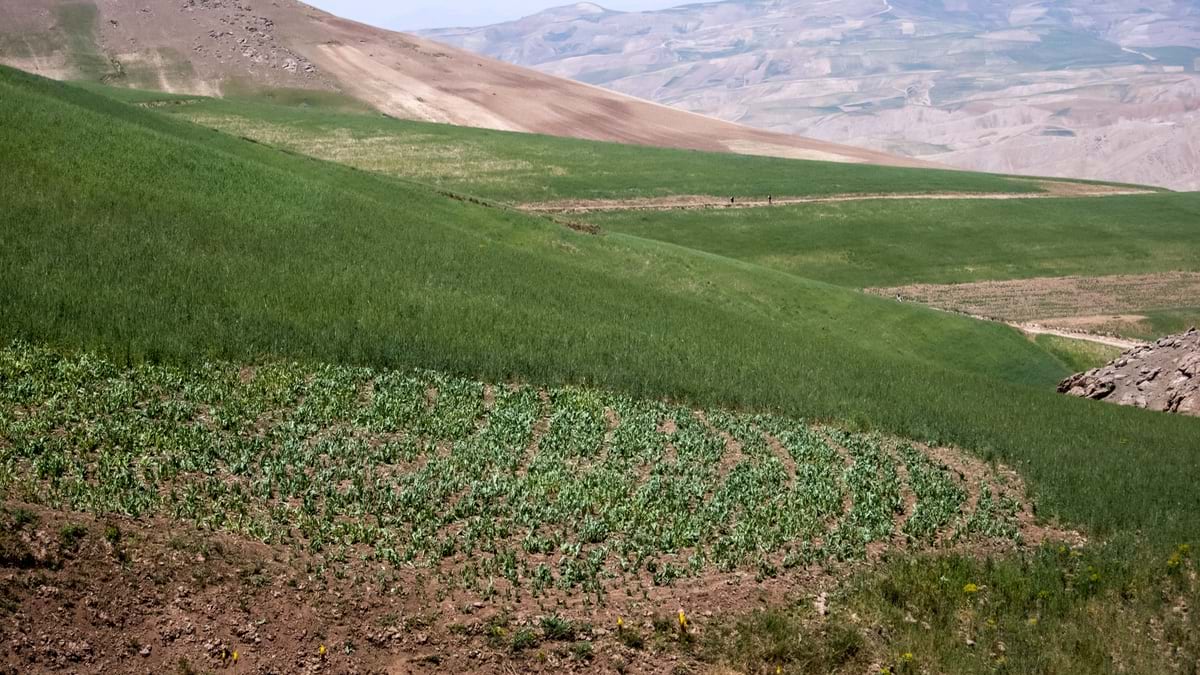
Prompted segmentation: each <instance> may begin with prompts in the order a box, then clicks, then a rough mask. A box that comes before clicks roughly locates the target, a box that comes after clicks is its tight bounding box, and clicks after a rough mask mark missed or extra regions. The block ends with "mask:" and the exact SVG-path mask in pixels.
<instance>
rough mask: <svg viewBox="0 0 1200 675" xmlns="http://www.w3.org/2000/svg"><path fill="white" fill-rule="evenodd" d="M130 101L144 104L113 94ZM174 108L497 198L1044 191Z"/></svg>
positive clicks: (255, 110)
mask: <svg viewBox="0 0 1200 675" xmlns="http://www.w3.org/2000/svg"><path fill="white" fill-rule="evenodd" d="M105 93H107V95H109V96H114V97H117V98H122V99H125V98H127V97H130V96H133V97H139V98H142V99H143V100H144V94H141V93H138V92H132V93H128V92H125V91H122V90H107V91H106V92H105ZM194 101H195V102H194V103H192V104H190V105H187V106H180V107H178V108H172V109H171V111H172V112H177V113H179V114H181V115H184V116H186V117H189V118H192V119H195V120H196V121H197V122H199V123H201V124H206V125H210V126H213V127H216V128H220V129H222V130H223V131H227V132H229V133H232V134H234V135H239V136H245V137H248V138H254V139H256V140H260V141H263V142H267V143H270V144H271V145H275V146H278V147H281V148H286V149H289V150H293V151H296V152H301V153H305V154H309V155H312V156H315V157H320V158H323V159H329V160H334V161H339V162H342V163H346V164H350V165H352V166H356V167H358V168H362V169H369V170H372V171H378V172H380V173H385V174H388V175H392V176H398V177H403V178H412V179H416V180H420V181H423V182H426V183H429V184H433V185H437V186H439V187H442V188H446V189H451V190H456V191H460V192H465V193H469V194H473V195H476V196H479V197H484V198H488V199H496V200H504V201H512V202H529V201H539V200H555V199H572V198H577V199H595V198H633V197H647V196H659V195H677V194H715V195H727V194H728V195H739V196H765V195H767V194H774V195H780V196H782V195H828V194H841V193H880V192H905V193H932V192H947V191H959V192H1033V191H1037V189H1038V188H1037V186H1036V184H1035V183H1032V182H1030V181H1028V180H1020V179H1010V178H1004V177H1000V176H994V175H989V174H976V173H968V172H962V171H915V170H912V169H895V168H888V167H874V166H856V165H850V164H838V163H830V162H798V161H792V160H784V159H776V158H770V157H751V156H746V155H727V154H714V153H703V152H691V151H683V150H668V149H659V148H645V147H638V146H629V145H619V144H614V143H599V142H592V141H580V140H574V139H566V138H555V137H550V136H538V135H533V134H517V133H511V132H502V131H489V130H486V129H469V128H464V127H455V126H449V125H444V124H429V123H423V122H410V121H404V120H396V119H391V118H388V117H384V116H382V115H377V114H376V115H364V114H354V113H339V112H333V111H330V110H328V109H320V108H305V107H295V106H293V107H284V106H278V105H268V104H263V103H255V102H252V101H247V100H218V99H195V100H194Z"/></svg>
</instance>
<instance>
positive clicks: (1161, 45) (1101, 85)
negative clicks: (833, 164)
mask: <svg viewBox="0 0 1200 675" xmlns="http://www.w3.org/2000/svg"><path fill="white" fill-rule="evenodd" d="M680 3H681V4H683V0H680ZM426 35H428V36H429V37H433V38H434V39H437V40H440V41H443V42H447V43H449V44H453V45H456V46H459V47H462V48H465V49H469V50H471V51H476V52H479V53H483V54H487V55H490V56H494V57H496V58H499V59H501V60H504V61H507V62H511V63H517V64H520V65H524V66H528V67H532V68H537V69H538V70H541V71H543V72H546V73H549V74H552V75H557V76H560V77H569V78H572V79H577V80H580V81H582V82H588V83H591V84H595V85H599V86H603V87H607V88H611V89H613V90H615V91H620V92H623V93H627V94H630V95H633V96H640V97H643V98H647V99H650V100H654V101H657V102H659V103H664V104H667V105H671V106H677V107H680V108H683V109H686V110H691V111H693V112H698V113H701V114H705V115H712V116H714V117H718V118H721V119H725V120H729V121H733V122H737V123H739V124H746V125H749V126H753V127H758V128H763V129H770V130H773V131H779V132H784V133H794V134H800V135H802V136H806V137H810V138H821V139H825V140H829V141H834V142H838V143H847V144H850V145H855V146H862V147H872V148H875V149H877V150H881V151H884V152H889V153H895V154H901V155H905V156H910V157H916V158H921V159H926V160H929V161H934V162H939V163H943V164H948V165H952V166H958V167H962V168H966V169H975V170H983V171H996V172H1005V173H1026V174H1034V175H1043V176H1061V177H1070V178H1092V179H1102V180H1111V181H1119V182H1128V183H1138V184H1155V185H1161V186H1164V187H1170V188H1174V189H1186V190H1200V5H1198V4H1197V3H1196V2H1195V1H1194V0H1142V1H1139V2H1133V1H1132V0H986V1H983V0H945V1H943V0H886V1H885V0H842V1H839V2H812V1H810V0H771V1H745V0H726V1H723V2H707V3H701V4H688V5H686V6H683V7H677V8H674V9H668V10H661V11H652V12H615V11H609V10H606V9H604V8H602V7H599V6H597V5H595V4H591V3H581V4H577V5H570V6H567V7H562V8H559V9H556V10H551V11H547V12H543V13H540V14H536V15H534V16H530V17H526V18H524V19H521V20H519V21H513V22H509V23H503V24H498V25H494V26H486V27H482V28H468V29H445V30H437V31H428V32H427V33H426Z"/></svg>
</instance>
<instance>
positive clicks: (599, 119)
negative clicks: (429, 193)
mask: <svg viewBox="0 0 1200 675" xmlns="http://www.w3.org/2000/svg"><path fill="white" fill-rule="evenodd" d="M0 63H5V64H9V65H13V66H16V67H18V68H22V69H25V70H29V71H32V72H35V73H38V74H42V75H47V76H51V77H55V78H60V79H71V78H80V79H94V80H102V81H105V82H108V83H110V84H126V85H128V86H137V87H144V88H151V89H162V90H165V91H173V92H183V93H197V94H230V93H233V94H236V93H253V92H259V91H262V90H268V89H302V90H315V91H321V92H328V93H329V94H338V95H348V96H350V97H353V98H356V99H359V100H362V101H364V102H366V103H368V104H370V105H372V106H374V107H376V108H377V109H379V110H380V111H382V112H385V113H388V114H391V115H394V116H397V117H405V118H411V119H420V120H429V121H436V122H447V123H452V124H460V125H468V126H479V127H487V128H494V129H505V130H514V131H527V132H535V133H544V134H552V135H560V136H575V137H580V138H588V139H595V140H607V141H619V142H626V143H639V144H647V145H659V146H668V147H678V148H689V149H699V150H715V151H733V152H743V153H749V154H763V155H776V156H782V157H795V158H810V159H828V160H834V161H850V162H870V163H880V164H895V165H917V164H920V162H915V161H912V160H905V159H900V158H896V157H892V156H889V155H886V154H883V153H880V152H874V151H868V150H859V149H855V148H848V147H843V146H839V145H835V144H832V143H828V142H822V141H810V140H807V139H803V138H798V137H795V136H790V135H784V134H780V133H773V132H768V131H762V130H757V129H751V128H748V127H743V126H739V125H735V124H730V123H728V122H722V121H719V120H714V119H709V118H705V117H701V116H699V115H695V114H691V113H688V112H684V111H680V110H674V109H671V108H667V107H664V106H661V105H657V104H654V103H650V102H646V101H640V100H636V99H633V98H629V97H627V96H624V95H621V94H616V93H613V92H610V91H606V90H603V89H599V88H596V87H592V86H588V85H585V84H580V83H577V82H572V81H569V80H564V79H559V78H556V77H552V76H548V75H544V74H541V73H538V72H535V71H531V70H527V69H524V68H520V67H516V66H512V65H508V64H504V63H501V62H498V61H493V60H491V59H487V58H484V57H480V56H476V55H473V54H469V53H466V52H462V51H459V50H457V49H454V48H451V47H445V46H442V45H438V44H435V43H432V42H429V41H428V40H425V39H422V38H418V37H413V36H410V35H404V34H400V33H394V32H390V31H386V30H381V29H377V28H372V27H369V26H365V25H362V24H359V23H355V22H352V21H347V20H344V19H340V18H337V17H335V16H332V15H330V14H328V13H325V12H322V11H319V10H317V9H314V8H312V7H309V6H308V5H305V4H302V3H300V2H295V1H294V0H274V1H273V2H269V3H268V2H250V1H249V0H138V1H136V2H135V1H134V0H105V1H104V2H96V3H92V2H75V1H71V2H67V1H64V0H21V2H11V1H10V2H3V3H0Z"/></svg>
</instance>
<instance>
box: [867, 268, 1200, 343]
mask: <svg viewBox="0 0 1200 675" xmlns="http://www.w3.org/2000/svg"><path fill="white" fill-rule="evenodd" d="M867 292H868V293H872V294H874V295H880V296H883V297H888V298H894V297H899V298H901V299H903V300H905V301H911V302H919V303H921V304H925V305H930V306H932V307H936V308H938V309H945V310H948V311H953V312H961V313H964V314H970V315H972V316H979V317H986V318H989V319H997V320H1001V321H1007V322H1016V323H1036V324H1039V325H1041V326H1043V327H1047V328H1059V329H1063V330H1067V331H1090V332H1126V331H1125V330H1121V328H1122V327H1124V328H1125V329H1126V330H1132V331H1137V332H1140V330H1139V329H1142V330H1144V329H1145V328H1146V326H1145V324H1144V323H1143V322H1144V321H1145V319H1146V317H1145V316H1143V315H1141V314H1139V313H1138V312H1145V311H1149V310H1155V309H1170V308H1174V307H1188V306H1192V305H1195V304H1196V302H1197V298H1200V273H1197V272H1165V273H1160V274H1142V275H1115V276H1102V277H1082V276H1069V277H1048V278H1038V279H1016V280H1011V281H980V282H974V283H966V284H913V285H909V286H897V287H892V288H871V289H867Z"/></svg>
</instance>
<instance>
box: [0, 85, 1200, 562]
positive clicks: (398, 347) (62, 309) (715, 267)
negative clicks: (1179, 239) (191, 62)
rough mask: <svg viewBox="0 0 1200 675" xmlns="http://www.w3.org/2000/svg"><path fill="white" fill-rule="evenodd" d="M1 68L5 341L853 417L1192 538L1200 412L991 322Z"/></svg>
mask: <svg viewBox="0 0 1200 675" xmlns="http://www.w3.org/2000/svg"><path fill="white" fill-rule="evenodd" d="M0 73H2V75H0V77H2V79H0V91H2V94H3V95H2V96H0V116H2V117H3V118H4V119H5V120H6V122H7V123H6V124H5V125H4V126H3V127H2V128H0V157H2V158H4V161H5V162H6V163H9V166H10V168H12V169H14V170H6V171H3V172H0V195H3V199H4V202H5V203H4V204H3V206H4V208H3V209H0V294H3V296H4V297H5V299H6V301H5V303H3V305H0V327H2V330H3V332H4V334H7V335H8V336H25V337H30V338H33V339H39V340H50V341H52V342H55V343H62V344H68V345H91V346H99V347H103V348H105V349H107V350H108V351H110V352H115V353H118V354H120V353H121V352H123V351H127V352H129V353H130V354H131V355H133V356H135V357H136V356H146V355H149V356H155V355H161V356H166V357H171V358H184V359H187V358H194V357H195V356H197V355H200V354H216V355H220V356H227V357H232V358H244V359H255V358H258V357H260V356H261V355H264V354H273V355H283V356H294V357H301V358H314V359H325V360H329V361H337V362H348V363H371V364H379V365H391V366H406V365H420V366H427V367H436V368H441V369H446V370H452V371H455V372H463V373H471V374H475V375H482V376H486V377H492V378H498V377H506V376H510V375H514V374H515V375H520V376H524V377H526V378H529V379H532V380H536V381H539V382H545V383H553V382H560V381H566V380H572V381H577V382H578V381H586V382H595V383H599V384H601V385H604V386H609V387H613V388H616V389H621V390H624V391H628V392H631V393H635V394H642V395H652V396H663V395H667V396H675V397H680V398H688V399H692V400H697V401H702V402H708V403H720V404H724V405H732V406H747V407H753V408H771V409H776V410H780V411H784V412H788V413H792V414H799V415H804V416H809V417H816V418H834V419H842V420H850V421H859V422H862V423H863V424H865V425H870V426H877V427H880V428H884V429H887V430H891V431H894V432H897V433H901V434H906V435H909V436H913V437H916V438H924V439H928V440H934V441H939V442H956V443H959V444H961V445H964V446H967V447H971V448H974V449H976V450H977V451H980V452H983V453H985V454H990V453H993V452H994V453H995V454H996V455H997V456H1000V457H1003V458H1004V459H1006V460H1007V461H1009V462H1012V463H1014V464H1017V465H1018V466H1019V468H1021V469H1023V470H1024V472H1025V473H1026V475H1027V476H1028V477H1029V478H1030V480H1031V481H1032V482H1033V483H1034V484H1035V486H1036V487H1037V488H1038V492H1039V496H1040V497H1041V499H1042V502H1041V503H1042V506H1043V508H1044V512H1045V513H1047V514H1057V515H1061V516H1063V517H1065V518H1067V519H1069V520H1071V521H1073V522H1076V523H1081V524H1084V525H1089V526H1092V527H1093V528H1095V529H1096V530H1097V531H1106V530H1113V529H1117V530H1130V529H1142V530H1144V531H1145V532H1147V533H1148V534H1150V535H1152V536H1153V537H1155V538H1156V539H1158V540H1160V541H1164V542H1165V541H1174V540H1176V539H1179V538H1182V537H1184V536H1185V535H1191V534H1194V532H1195V529H1196V527H1195V525H1196V524H1195V516H1194V514H1195V513H1196V511H1197V509H1198V508H1200V498H1198V496H1197V493H1196V492H1195V491H1194V490H1193V489H1192V480H1191V477H1194V476H1196V475H1197V461H1198V459H1197V458H1198V457H1200V423H1197V421H1196V420H1190V419H1178V418H1167V417H1162V416H1158V415H1153V414H1148V413H1145V412H1144V411H1139V410H1132V409H1126V408H1119V407H1116V406H1102V405H1096V404H1091V403H1088V402H1084V401H1078V400H1074V399H1067V398H1063V397H1059V396H1057V395H1054V394H1052V393H1050V392H1049V391H1048V390H1047V389H1046V388H1045V387H1044V386H1042V387H1040V388H1035V387H1032V386H1029V384H1039V385H1045V384H1047V383H1049V382H1051V381H1053V380H1054V379H1056V378H1057V377H1059V376H1061V375H1062V374H1064V373H1065V369H1064V368H1062V366H1061V364H1058V363H1057V362H1055V361H1054V359H1053V358H1052V357H1050V356H1049V355H1048V354H1046V353H1045V352H1044V351H1042V350H1040V349H1038V348H1037V347H1035V346H1034V345H1032V344H1031V343H1029V342H1028V341H1026V340H1024V339H1023V338H1021V337H1020V336H1018V335H1016V334H1015V333H1013V332H1011V331H1008V330H1007V329H1004V328H1002V327H998V326H993V325H988V324H981V323H977V322H972V321H967V320H964V319H959V318H956V317H951V316H947V315H944V314H940V313H935V312H930V311H926V310H922V309H920V308H916V307H908V306H897V305H895V303H890V302H886V301H882V300H873V299H870V298H865V297H862V296H860V295H857V294H854V293H850V292H847V291H844V290H839V289H836V288H834V287H830V286H825V285H822V284H819V283H813V282H807V281H803V280H800V279H798V278H797V277H794V276H791V275H788V274H784V273H781V272H776V271H771V270H766V269H763V268H761V267H757V266H753V265H749V264H745V263H739V262H735V261H731V260H729V259H726V258H721V257H717V256H712V255H706V254H697V253H695V252H692V251H688V250H684V249H681V248H677V247H673V246H669V245H663V244H659V243H655V242H649V241H646V240H641V239H637V238H633V237H625V236H605V237H590V236H585V235H580V234H577V233H574V232H570V231H567V230H563V229H561V228H558V227H557V226H555V225H553V224H551V223H549V222H547V221H544V220H539V219H533V218H530V217H527V216H523V215H520V214H515V213H510V212H505V211H500V210H495V209H485V208H481V207H477V206H474V205H471V204H467V203H462V202H456V201H452V200H448V199H441V198H438V197H437V196H436V195H434V194H433V193H431V192H430V191H428V190H427V189H425V188H422V187H419V186H413V185H408V184H404V183H401V182H398V181H395V180H390V179H386V178H382V177H379V176H375V175H372V174H367V173H362V172H356V171H353V170H349V169H344V168H342V167H338V166H334V165H330V164H324V163H320V162H316V161H312V160H307V159H302V158H297V157H294V156H290V155H287V154H284V153H280V152H276V151H273V150H270V149H268V148H264V147H262V146H258V145H255V144H252V143H246V142H243V141H238V140H237V139H234V138H232V137H228V136H225V135H223V134H219V133H216V132H213V131H208V130H203V129H199V128H197V127H192V126H190V125H186V124H182V123H179V122H176V121H173V120H171V119H169V118H166V117H163V116H161V115H158V114H155V113H152V112H149V111H142V110H137V109H132V108H129V107H127V106H125V105H122V104H119V103H116V102H113V101H110V100H107V99H104V98H101V97H97V96H93V95H90V94H86V93H82V92H79V91H78V90H73V89H71V88H68V87H64V86H61V85H57V84H52V83H48V82H46V81H43V80H37V79H35V78H31V77H28V76H24V75H19V74H15V73H14V72H13V71H7V70H5V71H0ZM939 362H941V363H939ZM1003 376H1007V377H1008V378H1009V379H1010V380H1015V381H1016V382H1014V383H1008V384H1006V383H1003V382H1001V381H999V380H998V379H997V378H998V377H1003ZM1021 382H1025V383H1029V384H1021ZM1113 495H1126V496H1127V497H1126V498H1123V499H1114V498H1113Z"/></svg>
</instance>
